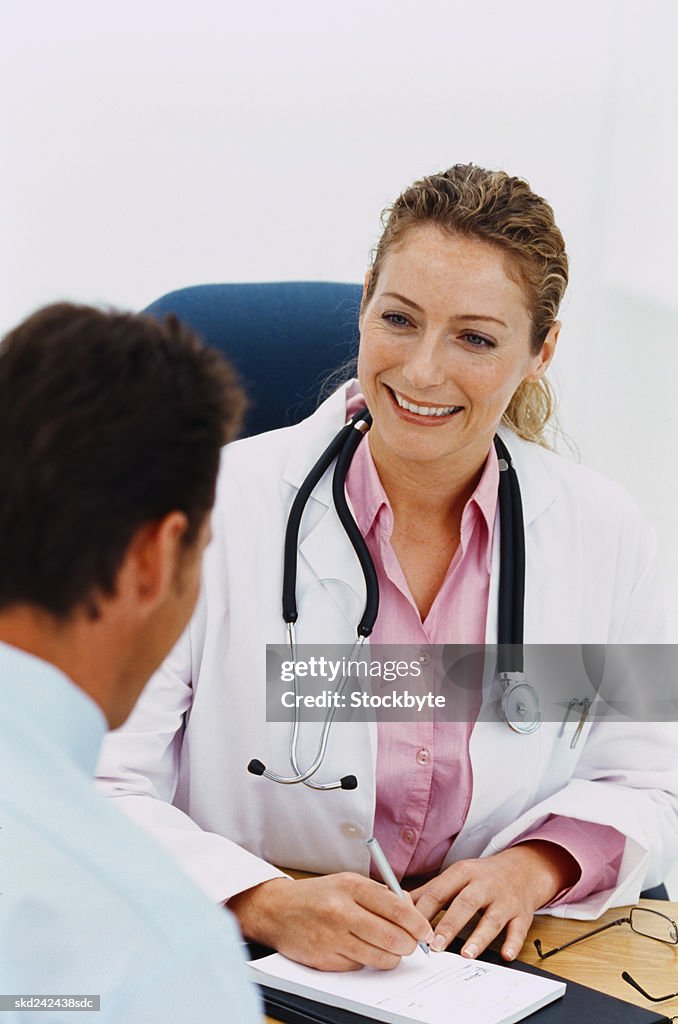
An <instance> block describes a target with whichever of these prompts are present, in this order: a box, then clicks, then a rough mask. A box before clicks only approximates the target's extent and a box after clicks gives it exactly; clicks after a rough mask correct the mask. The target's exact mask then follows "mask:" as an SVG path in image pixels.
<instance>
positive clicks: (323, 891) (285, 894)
mask: <svg viewBox="0 0 678 1024" xmlns="http://www.w3.org/2000/svg"><path fill="white" fill-rule="evenodd" d="M227 906H228V908H229V910H232V911H233V913H234V914H235V915H236V917H237V918H238V920H239V922H240V927H241V930H242V932H243V935H244V936H245V937H246V938H247V939H252V940H254V941H256V942H262V943H264V945H266V946H272V947H273V949H277V950H278V951H279V952H280V953H283V954H284V955H285V956H286V957H289V959H290V960H296V961H297V962H298V963H300V964H306V965H307V966H308V967H315V968H317V969H318V970H321V971H351V970H357V969H358V968H359V967H362V966H364V965H367V966H368V967H374V968H376V969H377V970H390V969H391V968H393V967H396V966H397V965H398V964H399V963H400V958H401V957H403V956H407V955H408V954H409V953H412V952H414V950H415V949H416V947H417V942H419V941H421V942H429V941H431V940H432V939H433V930H432V928H431V926H430V924H429V922H428V921H427V920H426V918H425V917H424V916H423V914H422V913H421V912H420V911H419V910H416V909H415V907H414V905H413V903H412V901H411V900H410V899H409V898H408V899H406V900H402V899H399V898H398V897H397V896H395V895H394V894H393V893H392V892H390V890H389V889H387V888H386V886H385V885H381V884H380V883H379V882H375V881H372V879H370V878H365V877H364V876H363V875H356V874H352V873H349V872H342V873H341V874H335V875H325V876H323V877H320V878H301V879H298V880H293V879H291V878H273V879H271V880H270V881H268V882H262V883H261V884H260V885H256V886H254V887H253V888H252V889H247V890H246V891H245V892H242V893H238V895H237V896H234V897H233V898H232V899H231V900H229V902H228V904H227ZM420 955H423V954H420Z"/></svg>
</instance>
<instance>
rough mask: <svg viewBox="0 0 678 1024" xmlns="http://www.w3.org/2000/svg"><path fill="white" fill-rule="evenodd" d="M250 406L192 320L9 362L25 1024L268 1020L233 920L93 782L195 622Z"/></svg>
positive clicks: (12, 733)
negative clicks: (155, 675) (215, 507)
mask: <svg viewBox="0 0 678 1024" xmlns="http://www.w3.org/2000/svg"><path fill="white" fill-rule="evenodd" d="M242 407H243V396H242V393H241V392H240V390H239V388H238V386H237V384H236V383H235V380H234V378H233V375H232V373H231V371H230V370H229V368H228V367H227V365H226V364H225V363H224V362H223V360H222V359H221V357H220V356H219V355H218V354H217V353H216V352H213V351H211V350H209V349H206V348H204V347H203V346H202V345H201V344H200V343H199V342H198V340H197V339H196V338H195V337H194V336H193V335H192V334H191V333H190V332H189V331H187V330H186V329H185V328H184V327H182V326H181V325H180V324H179V323H178V322H177V321H176V320H174V319H173V318H168V320H167V322H166V323H165V324H163V325H161V324H159V323H156V322H155V321H153V320H151V319H149V318H146V317H139V316H133V315H130V314H122V313H105V312H100V311H98V310H95V309H90V308H87V307H84V306H83V307H78V306H72V305H67V304H60V305H55V306H50V307H48V308H46V309H43V310H41V311H39V312H37V313H36V314H34V315H33V316H31V317H30V318H29V319H28V320H26V321H25V322H24V323H23V324H21V325H19V326H18V327H17V328H16V329H15V330H14V331H12V332H11V333H10V334H9V335H8V336H7V337H6V338H5V340H4V342H3V343H2V345H1V346H0V481H1V485H0V486H1V487H2V493H1V496H0V893H1V894H2V895H0V997H2V996H4V997H5V1005H0V1016H2V1019H3V1021H11V1022H14V1021H17V1022H19V1021H21V1022H24V1024H25V1022H27V1021H28V1020H32V1019H36V1020H39V1021H40V1022H41V1024H48V1022H51V1021H55V1022H60V1024H64V1022H65V1021H66V1020H70V1019H73V1010H74V1009H76V1008H78V1003H77V1002H76V1003H73V1002H70V1003H69V1002H68V999H69V998H70V999H71V1000H78V999H82V998H83V997H89V998H92V997H100V1000H101V1002H100V1006H101V1010H100V1012H92V1013H90V1012H88V1011H87V1010H85V1011H83V1010H81V1009H78V1015H77V1019H78V1021H82V1022H83V1024H84V1022H86V1021H88V1020H92V1021H97V1024H104V1022H105V1021H109V1022H113V1021H115V1022H116V1024H118V1022H123V1021H124V1022H125V1024H135V1022H137V1021H139V1022H141V1021H143V1022H145V1024H146V1022H153V1021H158V1022H160V1021H162V1022H163V1024H172V1022H175V1021H176V1022H179V1021H181V1022H185V1021H200V1022H201V1024H205V1022H210V1021H217V1020H219V1021H223V1020H234V1021H235V1020H237V1021H238V1022H245V1024H247V1022H252V1021H255V1020H258V1019H259V1014H258V1009H257V1002H256V997H255V995H254V990H253V989H252V988H250V986H249V984H248V982H247V980H246V978H245V969H244V967H243V965H242V963H241V957H240V953H239V949H238V935H237V932H236V929H235V927H234V925H233V923H232V919H231V918H230V917H229V915H228V913H227V911H224V910H221V909H217V908H216V907H212V906H211V905H210V904H209V901H207V900H206V898H205V897H203V896H202V894H201V893H200V892H199V891H198V890H197V889H195V888H194V887H193V884H192V883H191V882H190V881H189V880H188V879H187V878H186V877H185V876H184V875H183V874H182V873H181V872H180V870H179V869H178V868H177V867H176V866H175V865H174V864H173V863H172V862H171V861H170V860H169V859H168V858H167V857H166V855H165V854H164V853H163V852H162V851H161V850H160V849H159V848H156V846H155V844H154V843H153V842H152V841H151V840H150V839H148V838H147V837H146V836H145V835H143V834H142V833H141V832H138V831H137V830H136V829H135V827H134V826H133V825H131V823H129V822H128V821H127V819H125V818H123V816H122V815H120V814H119V813H118V812H117V811H116V809H115V807H114V806H112V805H111V803H110V802H108V801H106V800H104V799H103V798H102V797H100V796H99V795H98V794H96V793H95V791H94V789H93V786H92V783H91V781H90V780H91V776H92V774H93V772H94V767H95V764H96V759H97V754H98V750H99V746H100V743H101V740H102V738H103V735H104V732H105V731H106V729H107V728H109V727H110V728H116V727H117V726H119V725H121V724H122V722H124V721H125V719H126V718H127V716H128V715H129V713H130V711H131V709H132V707H133V705H134V703H135V701H136V699H137V697H138V695H139V693H140V691H141V689H142V687H143V685H144V683H145V682H146V680H147V679H148V677H149V676H150V675H151V673H152V672H153V671H154V670H155V668H156V667H157V666H158V665H159V664H160V662H161V661H162V660H163V658H164V657H165V655H166V654H167V652H168V650H169V648H170V647H171V646H172V645H173V644H174V642H175V641H176V640H177V638H178V637H179V634H180V633H181V632H182V630H183V628H184V626H185V625H186V623H187V621H188V619H189V617H190V615H191V613H192V611H193V608H194V605H195V602H196V598H197V595H198V590H199V585H200V563H201V557H202V552H203V549H204V547H205V545H206V544H207V543H208V541H209V539H210V527H209V513H210V509H211V506H212V502H213V498H214V486H215V479H216V474H217V468H218V463H219V452H220V448H221V446H222V445H223V444H224V443H225V442H226V441H227V440H229V439H230V437H231V436H232V435H233V433H234V432H235V431H236V430H237V427H238V424H239V421H240V415H241V411H242ZM8 995H12V996H14V997H16V998H18V997H21V996H23V997H24V1002H23V1004H21V1003H19V1007H24V1008H25V1007H26V1006H30V1005H33V1006H35V1005H36V1003H35V1002H33V1003H32V1004H31V1003H30V1002H26V999H27V998H28V999H30V998H33V999H35V998H36V997H47V998H51V999H52V1000H54V1001H53V1002H52V1004H51V1005H52V1009H50V1010H47V1011H45V1010H41V1011H40V1013H39V1014H37V1015H36V1016H35V1018H34V1017H33V1015H32V1014H31V1013H30V1012H29V1013H28V1014H26V1012H24V1009H19V1007H18V1008H17V1012H14V1010H13V1008H9V1007H7V1005H6V1003H7V1000H6V997H7V996H8ZM58 997H61V1002H59V999H58ZM48 1005H49V1004H48ZM80 1005H83V1004H82V1003H81V1004H80ZM84 1005H89V1004H87V1003H86V1004H84ZM94 1005H96V1004H94ZM7 1009H9V1014H8V1015H7V1012H6V1011H7ZM69 1009H70V1011H71V1012H70V1013H69V1012H68V1010H69ZM92 1009H93V1010H94V1006H92ZM3 1010H4V1011H5V1012H2V1011H3Z"/></svg>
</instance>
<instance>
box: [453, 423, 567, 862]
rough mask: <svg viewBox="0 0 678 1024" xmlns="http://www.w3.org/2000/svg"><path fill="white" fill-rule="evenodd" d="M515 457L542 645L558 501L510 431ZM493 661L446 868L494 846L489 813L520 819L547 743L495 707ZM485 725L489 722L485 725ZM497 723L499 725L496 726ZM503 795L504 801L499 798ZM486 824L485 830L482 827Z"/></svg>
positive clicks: (531, 637) (537, 460) (491, 627)
mask: <svg viewBox="0 0 678 1024" xmlns="http://www.w3.org/2000/svg"><path fill="white" fill-rule="evenodd" d="M500 433H501V436H502V437H503V439H504V441H505V442H506V445H507V447H508V449H509V452H510V453H511V458H512V461H513V464H514V466H515V469H516V472H517V474H518V480H519V483H520V491H521V497H522V503H523V519H524V522H525V643H526V644H529V643H538V642H541V640H542V638H543V636H544V635H545V620H546V619H547V618H548V616H549V615H553V614H557V609H553V608H545V607H544V604H543V601H542V600H541V599H540V593H541V591H542V589H543V586H544V583H545V581H546V580H547V579H548V577H549V573H550V572H551V571H552V561H551V558H552V553H550V552H548V553H546V552H544V551H543V549H542V548H540V546H539V519H540V517H541V516H542V515H543V514H544V513H545V512H546V510H547V509H548V508H549V506H550V505H551V504H552V502H553V501H554V500H555V494H556V489H555V485H554V482H553V479H552V477H551V475H550V473H549V472H548V470H547V469H546V468H545V467H544V465H543V459H542V458H541V457H540V456H539V453H537V456H536V457H535V452H534V447H533V446H532V445H531V444H530V443H528V442H526V441H521V440H520V438H518V437H516V436H515V435H514V434H512V433H509V432H508V431H503V430H502V431H500ZM499 535H500V529H499V510H498V509H497V516H496V519H495V524H494V536H493V545H492V571H491V576H490V593H489V601H488V614H487V626H486V633H485V642H486V644H488V645H494V644H496V643H497V609H498V600H499V567H500V554H501V553H500V541H499ZM493 661H494V659H490V658H488V659H487V662H488V672H487V673H486V678H485V680H484V686H483V691H484V702H485V703H484V705H483V711H486V712H487V714H485V715H483V711H481V714H480V720H479V722H478V723H477V725H476V726H475V728H474V730H473V733H472V735H471V743H470V753H471V762H472V766H473V794H472V799H471V806H470V807H469V813H468V815H467V818H466V822H465V824H464V827H463V829H462V831H461V832H460V833H459V835H458V837H457V839H456V841H455V842H454V843H453V845H452V848H451V849H450V852H449V854H448V856H447V857H446V859H445V866H447V864H449V863H452V861H453V860H457V859H459V858H460V857H462V858H463V857H467V856H478V854H479V853H480V852H481V851H482V850H484V849H485V848H486V846H487V844H488V843H489V842H490V841H491V839H492V837H493V835H494V832H495V831H496V828H495V827H494V826H493V825H488V824H487V822H488V820H489V819H490V817H491V815H490V811H491V809H492V808H496V807H497V806H501V807H502V815H503V816H504V818H505V819H506V820H507V821H510V820H511V819H512V818H515V817H517V816H518V815H519V814H520V813H521V812H522V810H523V807H524V805H525V802H526V801H527V802H528V804H529V799H530V794H531V793H532V790H533V788H534V784H535V779H536V777H537V771H536V769H537V766H538V763H539V758H540V756H541V747H542V743H543V742H544V732H545V727H544V726H542V727H541V728H539V729H538V730H537V731H536V732H535V733H533V734H532V735H528V736H522V735H518V734H517V733H515V732H513V731H512V730H511V729H510V728H509V726H508V725H507V724H506V722H505V721H504V720H503V719H502V718H500V717H499V716H498V715H497V713H496V708H493V707H491V706H490V702H491V701H497V700H498V699H499V696H500V690H499V688H498V683H497V681H496V679H495V677H494V673H493V672H492V671H490V669H492V667H493V666H492V665H490V664H489V663H490V662H493ZM484 719H485V720H484ZM492 719H497V720H492ZM498 794H500V795H498ZM481 823H483V824H481Z"/></svg>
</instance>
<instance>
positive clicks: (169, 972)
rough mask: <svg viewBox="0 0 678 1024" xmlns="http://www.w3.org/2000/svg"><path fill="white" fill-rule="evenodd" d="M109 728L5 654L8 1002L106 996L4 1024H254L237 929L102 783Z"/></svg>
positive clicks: (47, 668)
mask: <svg viewBox="0 0 678 1024" xmlns="http://www.w3.org/2000/svg"><path fill="white" fill-rule="evenodd" d="M106 728H107V724H106V720H105V717H104V715H103V713H102V712H101V709H100V708H99V707H98V705H97V704H95V703H94V701H92V700H91V699H90V698H89V697H88V696H87V695H86V694H85V693H83V691H82V690H80V689H79V688H78V687H76V686H75V685H74V684H73V683H72V682H71V681H70V680H69V679H68V678H67V677H66V676H65V675H64V674H63V673H61V672H60V671H59V670H58V669H56V668H54V666H52V665H50V664H48V663H47V662H44V661H41V660H40V659H38V658H35V657H32V656H31V655H28V654H25V653H23V652H22V651H19V650H17V649H15V648H13V647H9V646H7V645H6V644H0V893H1V894H2V895H0V994H3V995H27V994H33V995H55V994H64V995H66V994H68V995H100V996H101V1011H100V1012H93V1011H87V1010H85V1011H82V1010H79V1011H77V1012H74V1011H65V1012H64V1011H63V1010H60V1011H49V1010H48V1011H26V1010H22V1011H13V1010H12V1011H9V1012H2V1011H0V1020H1V1021H2V1022H3V1024H10V1022H11V1024H29V1021H36V1022H38V1021H39V1022H40V1024H68V1022H71V1021H77V1022H78V1024H87V1022H89V1021H91V1022H93V1024H113V1022H115V1024H137V1022H139V1024H142V1022H143V1024H153V1022H158V1024H160V1022H162V1024H186V1022H187V1021H200V1024H211V1022H215V1021H220V1022H226V1021H228V1022H231V1021H237V1022H238V1024H241V1022H242V1024H251V1022H254V1021H259V1020H260V1019H261V1018H260V1013H259V1010H258V1005H257V1002H258V1001H257V997H256V993H255V990H254V988H253V987H252V986H251V985H250V983H249V982H248V981H247V979H246V969H245V967H244V965H243V960H242V955H241V951H240V941H239V936H238V933H237V929H236V927H235V925H234V923H233V920H232V918H230V915H229V914H228V912H227V911H225V910H223V909H221V908H218V907H216V906H212V905H211V904H210V903H209V901H208V900H207V899H206V897H205V896H204V895H203V894H202V893H201V892H200V891H199V890H198V889H197V888H196V887H195V886H194V884H193V883H192V882H191V881H190V880H189V879H188V878H187V877H186V876H185V875H184V874H183V873H182V872H181V871H180V870H179V868H178V867H177V866H176V865H175V864H174V863H173V862H172V861H171V860H170V859H169V857H168V856H167V854H165V852H164V851H163V850H161V849H160V848H159V847H157V846H156V845H155V843H154V842H153V841H152V840H151V839H150V838H149V837H147V836H146V835H145V834H144V833H142V832H141V831H139V830H138V829H137V828H136V827H135V826H134V825H133V824H132V823H131V822H129V821H128V820H127V819H126V818H124V817H123V816H122V815H121V814H120V813H119V812H118V811H117V810H116V809H115V807H114V806H112V804H111V803H110V802H108V801H106V800H105V799H104V798H103V797H101V796H99V794H98V793H96V792H95V790H94V786H93V783H92V781H91V779H92V776H93V774H94V769H95V765H96V760H97V757H98V754H99V747H100V745H101V741H102V738H103V736H104V733H105V731H106Z"/></svg>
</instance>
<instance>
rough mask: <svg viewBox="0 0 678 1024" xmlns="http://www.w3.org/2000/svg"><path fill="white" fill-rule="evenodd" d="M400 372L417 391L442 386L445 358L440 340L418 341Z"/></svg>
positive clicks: (423, 339) (427, 338) (432, 338)
mask: <svg viewBox="0 0 678 1024" xmlns="http://www.w3.org/2000/svg"><path fill="white" fill-rule="evenodd" d="M402 372H403V376H404V377H405V379H406V380H408V381H409V382H410V384H411V385H412V387H413V388H416V389H417V390H424V389H425V388H430V387H434V386H435V385H438V384H442V383H443V382H444V380H445V358H444V346H443V345H442V344H441V341H440V339H438V338H435V337H424V338H422V339H421V340H420V341H418V342H417V344H416V346H415V347H414V349H413V350H412V351H411V352H410V353H409V358H408V359H407V361H406V362H405V364H404V366H403V369H402Z"/></svg>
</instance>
